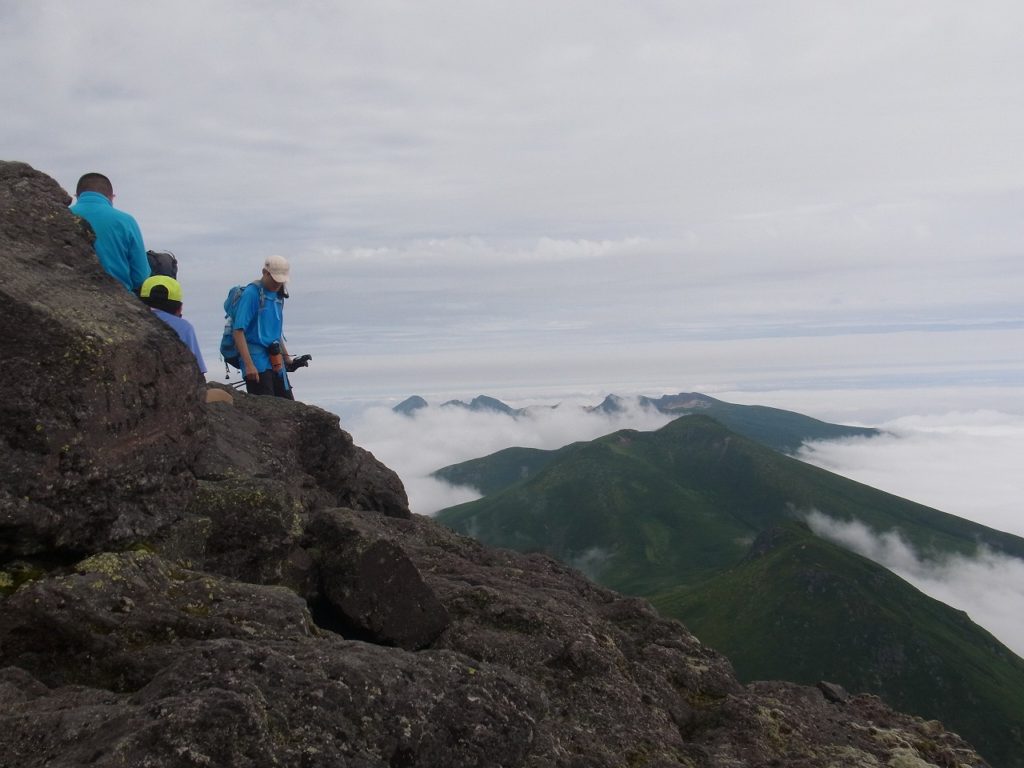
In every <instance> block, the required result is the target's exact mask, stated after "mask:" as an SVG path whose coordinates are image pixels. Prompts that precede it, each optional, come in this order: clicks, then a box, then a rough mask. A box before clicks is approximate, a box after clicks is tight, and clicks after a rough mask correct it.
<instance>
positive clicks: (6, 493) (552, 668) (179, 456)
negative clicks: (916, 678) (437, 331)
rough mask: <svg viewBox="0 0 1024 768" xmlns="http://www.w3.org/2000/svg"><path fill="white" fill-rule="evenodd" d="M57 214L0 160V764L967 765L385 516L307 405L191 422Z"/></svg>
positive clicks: (498, 559) (133, 324) (460, 541)
mask: <svg viewBox="0 0 1024 768" xmlns="http://www.w3.org/2000/svg"><path fill="white" fill-rule="evenodd" d="M65 199H66V195H65V194H64V193H63V192H62V191H61V190H60V189H59V188H58V187H57V186H56V184H54V183H53V182H52V181H51V180H49V179H47V178H46V177H44V176H42V175H40V174H38V173H36V172H34V171H32V170H31V169H30V168H28V167H27V166H24V165H20V164H9V163H0V291H2V301H0V313H2V314H0V317H2V318H3V322H4V327H5V328H11V329H12V332H13V333H14V334H15V338H16V339H17V341H18V343H17V344H16V345H15V346H16V347H18V348H19V349H18V351H17V354H18V355H19V357H18V358H17V361H18V364H19V365H20V366H21V368H20V369H19V371H22V372H24V371H27V372H29V374H30V375H29V376H26V377H19V378H17V380H16V381H15V382H14V385H15V386H14V389H13V390H12V391H11V392H10V393H9V396H8V398H7V399H6V400H5V401H4V402H2V403H0V423H2V426H3V428H4V431H3V435H4V438H3V443H2V444H0V450H2V454H0V459H2V460H3V461H4V462H5V464H4V466H5V469H6V468H10V469H9V471H6V472H5V473H4V474H3V476H0V514H2V516H0V768H13V767H14V766H17V767H18V768H36V767H37V766H38V767H39V768H42V766H47V767H48V768H71V766H81V765H93V766H97V767H98V768H114V766H118V767H123V766H144V767H148V768H161V767H165V766H167V767H170V766H182V767H184V766H264V765H267V766H269V765H282V766H304V767H305V768H319V767H321V766H323V767H325V768H326V767H327V766H360V767H368V766H382V767H383V766H389V767H394V768H397V767H399V766H404V767H411V766H423V767H427V766H509V767H512V766H516V767H521V768H541V767H542V766H544V767H547V766H564V767H565V768H569V767H572V768H577V767H578V768H583V767H584V766H586V767H587V768H589V767H591V766H595V767H598V768H600V767H602V766H622V765H634V766H648V767H650V768H655V767H660V766H681V767H682V766H685V768H725V767H726V766H740V765H743V766H770V765H791V766H801V767H802V768H826V767H827V766H828V767H830V766H840V765H843V766H845V765H850V766H855V765H862V766H910V765H916V766H920V765H934V766H942V767H943V768H948V767H949V766H958V768H959V767H962V766H982V765H984V762H983V761H982V760H981V758H980V757H979V756H978V755H977V754H976V753H974V752H973V751H972V750H971V749H970V747H969V746H968V745H966V744H965V743H964V742H963V741H961V740H960V739H959V738H958V737H957V736H955V735H954V734H950V733H948V732H946V731H945V730H943V729H942V727H941V726H940V725H939V724H937V723H934V722H924V721H922V720H919V719H915V718H910V717H907V716H905V715H900V714H897V713H894V712H892V711H891V710H889V709H888V708H886V707H885V706H884V705H883V704H882V703H881V702H880V701H878V700H877V699H875V698H873V697H869V696H851V697H849V699H848V700H847V701H846V702H845V703H836V702H832V701H830V700H829V699H827V698H826V696H825V694H824V693H823V692H822V691H821V690H819V689H817V688H807V687H800V686H794V685H786V684H781V683H757V684H754V685H751V686H746V687H744V686H741V685H740V684H739V683H738V682H737V681H736V679H735V677H734V676H733V674H732V671H731V668H730V665H729V663H728V661H727V660H726V659H725V658H723V657H722V656H720V655H719V654H717V653H715V652H714V651H712V650H711V649H709V648H707V647H705V646H704V645H702V644H701V643H700V641H699V640H697V638H695V637H694V636H693V635H691V634H690V633H688V632H687V631H686V630H685V629H684V628H683V627H682V626H681V625H679V624H678V623H676V622H674V621H667V620H664V619H662V618H660V617H659V616H657V614H656V613H655V612H654V611H653V609H652V608H651V607H650V606H649V605H648V604H647V603H645V602H643V601H641V600H637V599H631V598H625V597H622V596H621V595H618V594H616V593H614V592H611V591H609V590H606V589H603V588H600V587H597V586H595V585H594V584H592V583H590V582H589V581H587V580H586V579H585V578H584V577H583V576H582V575H581V574H579V573H577V572H575V571H572V570H569V569H568V568H567V567H565V566H562V565H559V564H558V563H556V562H554V561H553V560H551V559H549V558H547V557H543V556H539V555H521V554H516V553H513V552H508V551H498V550H488V549H486V548H484V547H483V546H482V545H480V544H478V543H477V542H474V541H472V540H469V539H466V538H463V537H460V536H458V535H456V534H454V533H452V532H450V531H448V530H447V529H444V528H441V527H439V526H437V525H436V524H434V523H433V522H432V521H430V520H428V519H425V518H421V517H418V516H409V514H408V508H407V505H406V503H405V494H404V491H403V490H402V486H401V483H400V481H399V480H398V479H397V477H395V476H394V474H393V473H391V472H390V470H387V469H386V468H385V467H382V466H381V465H380V464H378V463H377V462H376V460H375V459H373V457H372V456H371V455H370V454H368V453H366V452H365V451H362V450H361V449H359V448H357V447H356V446H354V445H352V442H351V439H350V438H349V437H348V435H346V434H345V433H344V432H342V431H341V430H340V429H339V428H338V422H337V419H336V417H333V416H331V415H330V414H326V413H325V412H323V411H320V410H319V409H316V408H310V407H309V406H304V405H302V404H301V403H292V402H285V401H280V400H275V399H274V398H252V397H248V396H246V395H244V394H238V395H236V396H235V398H234V405H233V406H232V405H228V404H226V403H217V402H213V403H209V404H205V403H204V400H205V398H203V397H201V395H200V392H199V390H198V388H197V387H196V386H195V381H194V379H193V374H194V373H195V369H194V364H192V363H191V362H190V356H189V354H188V352H187V350H185V348H184V347H183V346H182V345H181V344H180V342H179V341H178V339H177V337H176V336H174V334H173V333H172V332H169V330H168V329H165V328H164V326H163V325H162V324H161V323H159V321H156V320H153V318H151V317H150V316H149V313H148V312H147V311H145V310H143V309H142V308H141V307H140V306H139V305H137V304H136V303H134V301H135V300H134V299H133V298H132V297H131V296H130V295H128V294H126V293H125V292H124V291H123V289H122V288H120V287H119V286H118V285H117V284H116V283H114V282H113V281H112V280H111V279H110V278H108V277H106V276H105V275H104V274H102V273H101V272H100V271H99V268H98V267H97V266H96V265H95V261H94V257H92V255H91V253H89V250H88V240H87V238H86V236H85V234H84V233H83V231H82V230H81V229H80V228H79V227H78V225H77V224H76V222H75V220H74V218H73V217H72V216H71V214H69V213H68V212H67V210H66V209H65V208H64V207H63V206H64V202H65ZM51 289H52V290H51ZM101 310H102V311H101ZM82 334H84V335H85V338H87V339H88V344H89V345H91V346H90V347H89V348H90V350H96V351H98V353H99V354H101V355H102V357H103V363H102V364H100V363H99V362H98V361H97V359H96V355H93V354H88V355H83V354H80V353H79V352H80V350H79V346H81V341H82ZM51 339H52V343H51ZM29 342H31V343H29ZM76 345H79V346H76ZM65 354H67V356H65ZM69 376H71V378H70V379H69ZM68 381H74V382H75V386H74V387H68V386H67V382H68ZM172 415H173V419H172V418H171V416H172ZM37 424H38V425H40V428H39V429H37V428H36V425H37ZM254 436H257V438H258V439H254ZM65 446H66V447H65ZM341 507H347V508H348V509H340V508H341ZM374 582H377V586H375V585H374ZM325 599H326V600H328V601H330V603H332V604H334V605H335V608H337V607H339V606H347V610H350V611H351V615H352V616H354V617H357V618H360V620H361V621H362V626H354V624H355V623H356V622H352V621H351V620H349V619H346V620H345V621H334V622H331V621H324V620H323V619H322V616H321V615H320V608H321V607H322V603H323V601H324V600H325ZM374 600H377V601H378V602H377V604H376V605H374V604H373V601H374ZM310 606H312V608H313V609H314V610H313V611H311V610H310ZM335 618H337V615H335ZM317 621H321V624H320V625H318V623H317ZM405 623H410V624H413V625H415V626H411V627H410V626H404V624H405ZM368 630H372V631H368ZM346 633H347V636H346ZM374 633H376V634H374ZM367 637H369V639H371V640H374V642H364V638H367ZM401 646H405V647H401ZM412 647H420V648H421V650H418V651H416V652H411V651H409V650H406V648H412Z"/></svg>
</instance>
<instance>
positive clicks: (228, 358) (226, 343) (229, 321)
mask: <svg viewBox="0 0 1024 768" xmlns="http://www.w3.org/2000/svg"><path fill="white" fill-rule="evenodd" d="M248 285H255V286H256V287H257V288H258V289H259V292H260V309H261V310H262V309H263V302H264V300H265V299H266V295H265V294H264V292H263V284H262V283H261V282H260V281H259V280H253V281H252V283H249V284H248ZM248 285H235V286H232V288H231V290H229V291H228V296H227V298H226V299H224V335H223V336H221V337H220V356H221V357H222V358H224V364H225V365H230V366H233V367H235V368H237V369H239V370H241V369H242V358H241V357H240V355H239V354H238V347H236V346H235V337H234V334H233V330H234V329H233V328H232V326H233V325H234V324H235V312H236V311H238V301H239V299H241V298H242V293H243V292H244V291H245V289H246V288H247V287H248ZM225 370H227V369H226V368H225Z"/></svg>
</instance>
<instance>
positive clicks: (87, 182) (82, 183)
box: [75, 172, 114, 197]
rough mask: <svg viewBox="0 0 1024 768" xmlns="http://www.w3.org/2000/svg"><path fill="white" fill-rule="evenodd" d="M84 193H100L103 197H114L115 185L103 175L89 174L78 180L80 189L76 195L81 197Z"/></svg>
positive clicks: (76, 191)
mask: <svg viewBox="0 0 1024 768" xmlns="http://www.w3.org/2000/svg"><path fill="white" fill-rule="evenodd" d="M83 192H99V193H100V194H101V195H106V196H107V197H113V196H114V185H113V184H111V183H110V179H108V178H107V177H106V176H104V175H103V174H102V173H95V172H93V173H87V174H85V175H84V176H82V178H80V179H79V180H78V188H77V189H76V190H75V194H76V195H80V194H82V193H83Z"/></svg>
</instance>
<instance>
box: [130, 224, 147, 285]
mask: <svg viewBox="0 0 1024 768" xmlns="http://www.w3.org/2000/svg"><path fill="white" fill-rule="evenodd" d="M128 239H129V252H128V268H129V270H130V272H131V280H132V288H133V289H134V290H138V289H139V288H141V287H142V284H143V283H144V282H146V278H147V277H149V275H150V272H151V270H150V268H149V257H148V256H146V247H145V246H144V245H143V244H142V231H141V230H140V229H139V225H138V223H137V222H136V221H135V219H131V222H130V225H129V232H128Z"/></svg>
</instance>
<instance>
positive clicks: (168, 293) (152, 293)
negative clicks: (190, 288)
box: [139, 275, 181, 303]
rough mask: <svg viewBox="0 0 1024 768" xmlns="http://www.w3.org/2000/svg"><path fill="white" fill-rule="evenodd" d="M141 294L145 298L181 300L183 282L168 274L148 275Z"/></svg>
mask: <svg viewBox="0 0 1024 768" xmlns="http://www.w3.org/2000/svg"><path fill="white" fill-rule="evenodd" d="M139 296H141V297H142V298H143V299H148V298H154V299H161V300H163V301H177V302H179V303H180V302H181V283H179V282H178V281H177V280H175V279H174V278H173V277H168V276H167V275H153V276H152V277H147V278H146V282H144V283H143V284H142V289H141V290H140V291H139Z"/></svg>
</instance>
